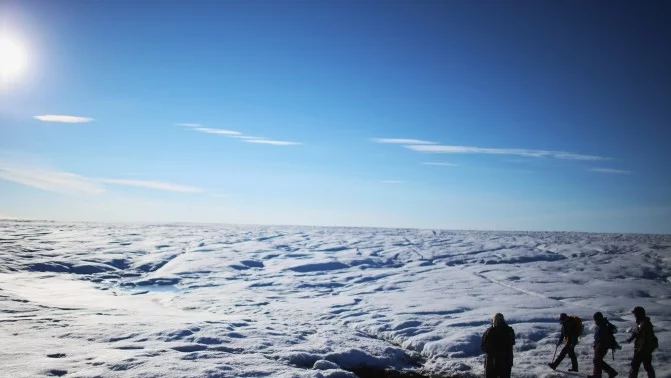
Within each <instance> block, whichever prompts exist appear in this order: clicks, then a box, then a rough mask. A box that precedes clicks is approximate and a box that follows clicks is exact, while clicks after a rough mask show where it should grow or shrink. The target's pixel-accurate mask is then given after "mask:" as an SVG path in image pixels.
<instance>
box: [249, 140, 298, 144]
mask: <svg viewBox="0 0 671 378" xmlns="http://www.w3.org/2000/svg"><path fill="white" fill-rule="evenodd" d="M244 141H245V142H247V143H256V144H270V145H273V146H297V145H300V143H298V142H288V141H284V140H272V139H244Z"/></svg>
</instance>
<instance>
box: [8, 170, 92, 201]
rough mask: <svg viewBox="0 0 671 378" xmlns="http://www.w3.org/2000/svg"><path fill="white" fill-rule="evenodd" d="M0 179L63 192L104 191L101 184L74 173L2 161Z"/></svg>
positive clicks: (86, 192)
mask: <svg viewBox="0 0 671 378" xmlns="http://www.w3.org/2000/svg"><path fill="white" fill-rule="evenodd" d="M0 179H3V180H7V181H12V182H16V183H19V184H23V185H26V186H30V187H33V188H37V189H41V190H44V191H47V192H56V193H63V194H99V193H102V192H103V191H104V188H103V187H102V186H101V185H99V184H97V183H95V182H93V181H91V180H89V179H88V178H86V177H84V176H80V175H77V174H74V173H70V172H62V171H55V170H49V169H44V168H37V167H29V166H21V165H16V164H7V163H2V162H0Z"/></svg>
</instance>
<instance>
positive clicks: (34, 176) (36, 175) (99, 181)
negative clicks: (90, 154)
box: [0, 161, 204, 195]
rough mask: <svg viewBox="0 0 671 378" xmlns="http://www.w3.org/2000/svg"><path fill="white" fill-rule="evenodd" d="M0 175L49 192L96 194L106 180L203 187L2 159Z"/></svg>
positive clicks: (158, 187) (175, 189) (138, 184)
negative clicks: (97, 175) (88, 173)
mask: <svg viewBox="0 0 671 378" xmlns="http://www.w3.org/2000/svg"><path fill="white" fill-rule="evenodd" d="M0 179H2V180H7V181H12V182H16V183H19V184H23V185H26V186H30V187H33V188H37V189H41V190H44V191H48V192H55V193H63V194H89V195H94V194H99V193H102V192H104V191H105V184H108V185H125V186H134V187H142V188H148V189H155V190H163V191H171V192H182V193H201V192H203V191H204V190H203V189H200V188H196V187H192V186H187V185H180V184H173V183H168V182H161V181H150V180H134V179H115V178H92V177H86V176H82V175H78V174H76V173H72V172H65V171H60V170H54V169H50V168H44V167H39V166H30V165H25V164H16V163H9V162H2V161H0Z"/></svg>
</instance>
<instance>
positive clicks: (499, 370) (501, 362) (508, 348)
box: [480, 314, 515, 378]
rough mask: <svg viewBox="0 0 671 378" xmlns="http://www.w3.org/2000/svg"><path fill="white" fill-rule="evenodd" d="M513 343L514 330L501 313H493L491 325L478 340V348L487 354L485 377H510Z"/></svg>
mask: <svg viewBox="0 0 671 378" xmlns="http://www.w3.org/2000/svg"><path fill="white" fill-rule="evenodd" d="M513 345H515V331H513V329H512V327H510V326H509V325H508V324H507V323H506V321H505V319H504V318H503V314H496V315H494V318H493V319H492V325H491V326H490V327H489V328H487V330H486V331H485V333H484V334H483V335H482V341H481V342H480V348H481V349H482V351H483V352H485V353H486V354H487V356H486V357H485V377H486V378H510V372H511V370H512V368H513Z"/></svg>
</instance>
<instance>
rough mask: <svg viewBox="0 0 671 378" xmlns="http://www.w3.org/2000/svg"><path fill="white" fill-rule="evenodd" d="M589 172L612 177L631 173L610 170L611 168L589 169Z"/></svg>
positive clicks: (621, 170) (622, 170)
mask: <svg viewBox="0 0 671 378" xmlns="http://www.w3.org/2000/svg"><path fill="white" fill-rule="evenodd" d="M590 171H592V172H599V173H609V174H614V175H628V174H631V173H633V172H632V171H626V170H624V169H611V168H592V169H590Z"/></svg>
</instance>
